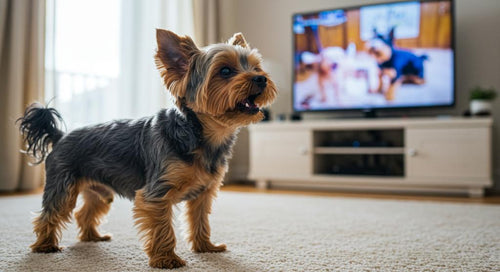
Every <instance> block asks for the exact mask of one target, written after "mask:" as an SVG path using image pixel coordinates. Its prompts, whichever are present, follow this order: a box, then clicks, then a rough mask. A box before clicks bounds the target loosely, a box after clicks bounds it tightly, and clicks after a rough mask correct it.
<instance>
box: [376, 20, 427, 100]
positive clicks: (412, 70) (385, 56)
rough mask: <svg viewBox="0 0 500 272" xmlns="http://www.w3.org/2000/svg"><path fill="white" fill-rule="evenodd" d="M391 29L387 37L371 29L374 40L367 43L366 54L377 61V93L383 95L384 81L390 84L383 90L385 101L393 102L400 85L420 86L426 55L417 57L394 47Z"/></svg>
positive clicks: (422, 82)
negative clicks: (378, 69) (378, 71)
mask: <svg viewBox="0 0 500 272" xmlns="http://www.w3.org/2000/svg"><path fill="white" fill-rule="evenodd" d="M394 30H395V28H394V27H393V28H392V29H391V31H390V32H389V34H388V35H387V36H383V35H382V34H380V33H378V32H377V30H376V29H373V34H374V38H373V39H371V40H370V41H368V42H367V44H366V47H367V49H368V53H369V54H370V55H372V56H373V57H374V58H375V60H376V61H377V63H378V65H379V67H380V69H381V71H380V76H379V79H380V81H379V88H378V92H380V93H384V88H383V84H384V80H386V79H387V81H389V82H390V84H389V87H388V88H387V90H385V97H386V100H387V101H392V100H394V96H395V91H396V90H397V89H398V88H399V87H400V86H401V84H402V83H410V84H417V85H422V84H425V80H424V61H425V60H427V56H426V55H422V56H417V55H415V54H414V53H412V52H410V51H408V50H404V49H399V48H396V47H394Z"/></svg>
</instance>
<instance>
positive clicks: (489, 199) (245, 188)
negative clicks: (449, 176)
mask: <svg viewBox="0 0 500 272" xmlns="http://www.w3.org/2000/svg"><path fill="white" fill-rule="evenodd" d="M221 190H222V191H227V192H244V193H256V194H290V195H306V196H326V197H351V198H375V199H399V200H416V201H438V202H460V203H483V204H498V205H500V195H494V196H485V197H483V198H469V197H465V196H462V197H457V196H436V195H417V194H389V193H386V194H382V193H357V192H356V193H354V192H338V191H324V190H321V191H320V190H303V189H301V190H296V189H272V188H271V189H265V190H262V189H257V188H255V186H254V185H252V184H227V185H224V186H222V188H221ZM42 192H43V189H42V188H40V189H36V190H32V191H24V192H9V193H6V192H0V197H10V196H20V195H33V194H42Z"/></svg>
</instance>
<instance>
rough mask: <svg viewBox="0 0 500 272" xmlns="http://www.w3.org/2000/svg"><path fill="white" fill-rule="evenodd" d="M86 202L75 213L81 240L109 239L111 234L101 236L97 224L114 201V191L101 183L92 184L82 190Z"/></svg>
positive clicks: (96, 240)
mask: <svg viewBox="0 0 500 272" xmlns="http://www.w3.org/2000/svg"><path fill="white" fill-rule="evenodd" d="M82 195H83V201H84V204H83V206H82V208H81V209H80V210H79V211H77V212H76V213H75V218H76V222H77V223H78V226H79V227H80V235H79V238H80V240H81V241H86V242H88V241H93V242H98V241H109V240H110V239H111V236H109V235H104V236H101V235H100V234H99V232H98V231H97V226H98V225H99V224H100V223H101V220H102V218H103V217H104V216H105V215H106V214H107V213H108V211H109V209H110V208H111V202H113V191H112V190H111V189H108V188H107V187H105V186H104V185H101V184H97V183H96V184H92V185H89V186H87V187H86V188H84V189H83V190H82Z"/></svg>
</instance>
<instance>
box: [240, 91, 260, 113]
mask: <svg viewBox="0 0 500 272" xmlns="http://www.w3.org/2000/svg"><path fill="white" fill-rule="evenodd" d="M257 96H259V95H251V96H249V97H247V98H246V99H245V100H243V101H240V102H238V104H237V105H236V109H237V110H239V111H240V112H243V113H247V114H256V113H258V112H259V110H260V109H259V107H258V106H257V105H256V104H255V99H256V98H257Z"/></svg>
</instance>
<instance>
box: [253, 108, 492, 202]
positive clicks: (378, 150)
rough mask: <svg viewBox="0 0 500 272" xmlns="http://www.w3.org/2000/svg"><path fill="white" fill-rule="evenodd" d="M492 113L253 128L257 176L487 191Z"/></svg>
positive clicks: (294, 182) (301, 182)
mask: <svg viewBox="0 0 500 272" xmlns="http://www.w3.org/2000/svg"><path fill="white" fill-rule="evenodd" d="M491 129H492V119H491V118H397V119H395V118H394V119H383V118H382V119H335V120H322V121H299V122H268V123H265V122H262V123H259V124H256V125H253V126H251V127H250V129H249V131H250V173H249V177H250V179H253V180H256V182H257V186H258V187H260V188H267V187H268V186H269V183H272V184H273V185H274V184H276V185H282V186H283V185H284V186H293V187H316V188H318V187H323V188H337V189H347V190H383V191H415V192H440V193H468V194H469V195H470V196H471V197H480V196H482V195H483V191H484V188H485V187H489V186H491V185H492V177H491V172H492V170H491V158H492V143H491V133H492V131H491Z"/></svg>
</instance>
